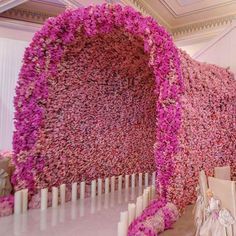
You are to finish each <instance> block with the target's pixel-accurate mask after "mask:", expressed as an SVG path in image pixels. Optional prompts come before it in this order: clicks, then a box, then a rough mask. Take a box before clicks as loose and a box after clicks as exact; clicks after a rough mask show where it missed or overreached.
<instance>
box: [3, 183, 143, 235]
mask: <svg viewBox="0 0 236 236" xmlns="http://www.w3.org/2000/svg"><path fill="white" fill-rule="evenodd" d="M141 193H142V189H138V188H136V189H129V190H128V191H127V190H123V191H122V192H115V193H110V194H108V195H102V196H101V197H98V196H97V197H95V198H94V199H91V198H86V199H84V200H78V201H77V202H76V203H74V204H73V203H71V202H68V203H66V204H65V205H64V206H59V207H58V208H56V209H53V208H48V209H47V210H45V211H43V212H42V211H40V210H39V209H35V210H29V211H28V212H27V213H26V214H22V215H17V216H15V215H12V216H8V217H3V218H0V236H15V235H17V236H41V235H42V236H54V235H55V236H116V235H117V224H118V222H119V217H120V212H121V211H126V210H127V207H128V203H131V202H135V201H136V198H137V196H139V195H141Z"/></svg>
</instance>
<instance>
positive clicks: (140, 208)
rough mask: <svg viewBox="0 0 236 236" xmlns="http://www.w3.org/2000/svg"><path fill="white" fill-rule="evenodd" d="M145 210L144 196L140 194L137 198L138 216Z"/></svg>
mask: <svg viewBox="0 0 236 236" xmlns="http://www.w3.org/2000/svg"><path fill="white" fill-rule="evenodd" d="M142 211H143V197H142V196H140V197H138V198H137V200H136V217H138V216H140V215H141V213H142Z"/></svg>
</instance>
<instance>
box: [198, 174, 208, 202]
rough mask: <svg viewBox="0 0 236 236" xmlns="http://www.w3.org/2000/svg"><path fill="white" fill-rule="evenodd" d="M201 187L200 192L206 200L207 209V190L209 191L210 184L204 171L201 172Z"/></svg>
mask: <svg viewBox="0 0 236 236" xmlns="http://www.w3.org/2000/svg"><path fill="white" fill-rule="evenodd" d="M199 187H200V192H201V195H202V197H203V200H204V205H205V207H207V206H208V197H207V190H208V183H207V177H206V174H205V171H204V170H201V171H200V174H199Z"/></svg>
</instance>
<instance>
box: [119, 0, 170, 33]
mask: <svg viewBox="0 0 236 236" xmlns="http://www.w3.org/2000/svg"><path fill="white" fill-rule="evenodd" d="M121 2H122V3H124V4H125V5H129V6H132V7H133V8H135V9H136V10H138V11H139V12H141V13H142V14H143V15H145V16H151V17H153V18H154V19H156V20H157V21H158V23H159V24H160V25H163V26H165V27H166V29H167V30H169V29H170V25H169V24H168V23H167V22H166V21H165V20H164V19H163V18H162V17H161V16H160V15H159V14H158V13H157V12H156V11H155V10H154V9H153V8H151V7H150V6H149V5H148V4H147V3H146V2H145V0H121Z"/></svg>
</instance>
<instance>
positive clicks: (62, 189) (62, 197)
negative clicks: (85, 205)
mask: <svg viewBox="0 0 236 236" xmlns="http://www.w3.org/2000/svg"><path fill="white" fill-rule="evenodd" d="M65 202H66V185H65V184H61V185H60V203H61V205H63V204H64V203H65Z"/></svg>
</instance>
